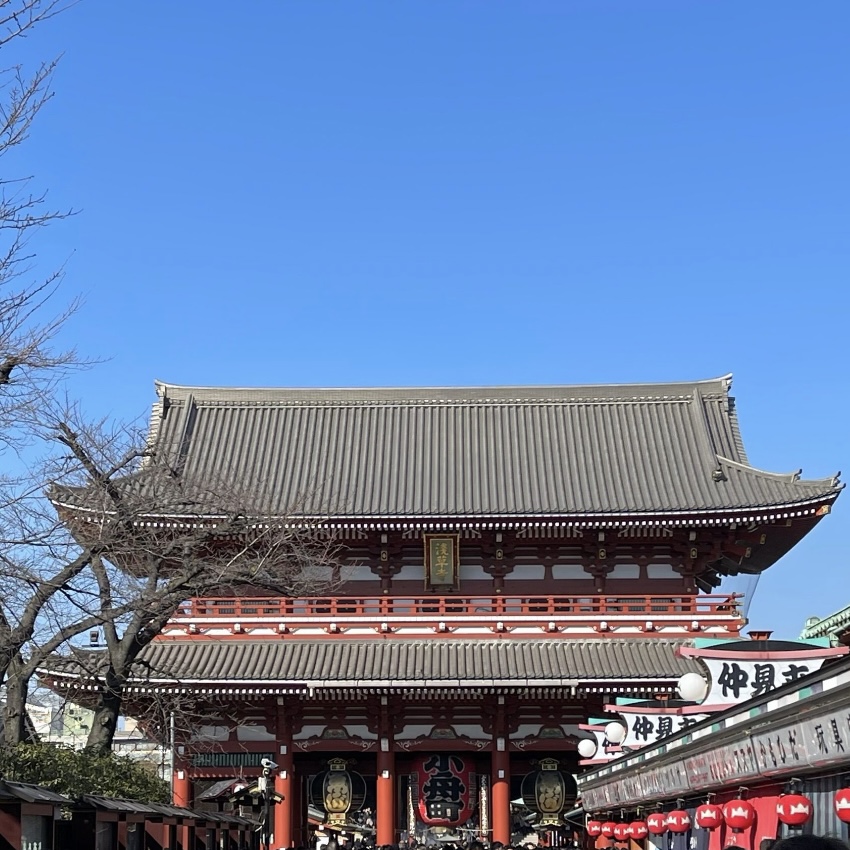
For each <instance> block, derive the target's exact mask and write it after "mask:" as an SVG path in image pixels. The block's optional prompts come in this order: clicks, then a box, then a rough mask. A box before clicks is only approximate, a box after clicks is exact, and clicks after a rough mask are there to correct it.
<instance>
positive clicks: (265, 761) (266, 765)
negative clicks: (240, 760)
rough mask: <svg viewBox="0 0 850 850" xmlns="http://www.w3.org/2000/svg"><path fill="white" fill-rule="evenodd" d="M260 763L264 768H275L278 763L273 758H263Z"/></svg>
mask: <svg viewBox="0 0 850 850" xmlns="http://www.w3.org/2000/svg"><path fill="white" fill-rule="evenodd" d="M260 764H261V765H262V766H263V769H264V770H274V769H275V768H276V767H277V765H276V764H275V763H274V762H273V761H272V760H271V759H263V760H262V761H261V762H260Z"/></svg>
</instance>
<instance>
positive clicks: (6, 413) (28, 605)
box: [0, 0, 85, 735]
mask: <svg viewBox="0 0 850 850" xmlns="http://www.w3.org/2000/svg"><path fill="white" fill-rule="evenodd" d="M67 5H69V4H68V3H66V2H64V0H0V51H4V53H3V54H2V58H0V454H2V457H3V473H2V476H0V578H2V579H3V582H2V586H3V596H2V599H0V684H5V685H6V691H7V700H8V699H9V698H10V695H11V701H12V702H15V701H16V697H15V693H14V692H15V689H16V687H17V683H18V681H19V679H18V678H17V677H13V680H12V681H7V677H8V675H9V672H10V671H15V670H17V669H18V668H19V667H20V666H21V665H22V664H23V663H24V658H23V656H22V654H21V652H22V650H23V648H24V647H25V646H26V644H27V641H28V640H30V638H31V637H32V636H33V634H34V633H35V631H36V629H37V626H36V621H37V620H38V618H39V612H40V611H41V610H42V609H43V608H44V606H46V605H48V604H49V602H50V600H51V598H52V597H53V596H54V595H55V593H56V588H57V587H58V586H61V585H63V584H65V583H67V582H71V581H72V580H73V578H74V576H75V575H77V574H78V573H79V571H81V570H83V569H84V568H85V564H84V563H83V562H81V561H78V560H77V559H76V558H72V559H71V560H70V561H67V562H65V563H63V564H62V565H61V567H58V566H57V565H55V564H54V565H53V566H57V573H56V574H55V575H53V576H51V575H50V568H49V567H48V568H47V569H45V567H44V565H43V564H42V563H41V562H40V561H38V560H36V558H37V556H36V550H37V547H36V549H31V548H29V544H30V543H33V542H41V543H44V542H45V538H44V534H45V531H46V529H45V528H44V527H41V528H39V530H38V532H37V534H36V538H37V540H35V541H34V540H32V539H29V537H28V535H27V533H25V534H24V536H23V537H22V536H21V529H22V528H26V527H28V526H30V525H31V520H32V516H28V514H30V513H31V511H32V505H33V497H34V496H35V495H36V493H37V492H38V491H39V490H40V483H39V482H38V481H37V480H36V479H34V478H33V476H32V475H31V474H30V472H31V470H30V469H29V468H28V461H27V458H25V457H22V455H21V453H22V452H26V451H27V450H30V451H32V450H33V442H34V441H37V435H36V434H35V433H34V432H33V428H32V425H33V423H35V422H38V420H39V413H38V411H39V409H40V408H41V407H42V405H43V403H44V402H45V401H50V400H51V399H53V398H54V397H55V393H56V392H57V389H58V386H59V382H61V380H62V379H63V378H64V377H65V376H66V374H67V372H68V370H69V369H71V368H73V367H75V366H78V365H81V363H80V358H79V357H78V355H77V353H76V352H75V351H74V350H73V349H62V348H61V347H57V346H56V337H57V334H58V332H59V331H60V329H61V328H62V327H63V326H64V325H65V323H66V321H67V319H68V317H69V316H70V315H71V314H72V313H73V312H74V311H75V310H76V308H77V303H76V302H75V301H72V302H71V303H70V304H65V305H64V306H63V305H62V304H61V303H57V290H58V287H59V283H60V281H61V278H62V270H61V269H59V270H54V271H51V272H48V273H47V274H45V275H39V273H38V272H37V270H36V263H35V248H36V244H35V243H36V237H37V235H38V234H39V232H40V231H41V230H43V228H45V227H46V226H47V225H49V224H51V223H53V222H55V221H57V220H58V219H61V218H64V217H65V216H66V215H68V214H69V213H68V212H62V211H59V210H55V209H51V208H50V207H49V206H48V205H47V202H46V193H45V192H44V191H41V190H39V189H38V188H37V187H36V184H35V181H34V178H33V177H32V176H30V175H26V174H10V173H8V169H7V168H6V167H5V166H6V163H7V162H8V155H9V154H10V153H12V152H13V151H14V150H15V149H16V148H17V147H18V146H19V145H21V144H23V143H24V142H25V141H26V139H27V138H28V136H29V134H30V130H31V129H32V126H33V122H34V121H35V119H36V118H37V116H38V115H39V113H40V112H41V110H42V109H43V107H44V106H45V104H46V103H47V102H48V101H49V100H50V98H51V97H52V91H51V80H52V76H53V71H54V69H55V67H56V61H55V60H53V61H48V62H45V63H42V64H40V65H38V67H36V68H34V69H26V68H25V67H24V66H23V65H22V64H21V63H20V62H18V61H16V60H15V58H14V57H12V58H10V51H13V48H14V47H15V45H16V44H18V43H20V40H21V39H22V38H24V37H27V36H29V35H30V34H31V33H32V30H33V29H34V28H35V27H36V26H38V25H39V24H41V23H43V22H45V21H46V20H48V19H49V18H52V17H53V16H54V15H56V14H58V13H59V12H60V11H62V9H63V8H65V7H66V6H67ZM13 550H14V551H13ZM24 553H26V555H25V554H24ZM22 720H23V719H22V717H21V718H20V722H15V723H12V724H11V728H10V730H9V734H12V735H14V734H16V730H17V731H18V732H19V731H20V729H21V728H22V726H21V724H22Z"/></svg>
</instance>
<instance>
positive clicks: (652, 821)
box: [646, 812, 667, 835]
mask: <svg viewBox="0 0 850 850" xmlns="http://www.w3.org/2000/svg"><path fill="white" fill-rule="evenodd" d="M646 828H647V829H648V830H649V831H650V832H651V833H652V834H653V835H664V833H665V832H667V816H666V815H663V814H661V812H653V813H652V814H651V815H649V816H648V817H647V819H646Z"/></svg>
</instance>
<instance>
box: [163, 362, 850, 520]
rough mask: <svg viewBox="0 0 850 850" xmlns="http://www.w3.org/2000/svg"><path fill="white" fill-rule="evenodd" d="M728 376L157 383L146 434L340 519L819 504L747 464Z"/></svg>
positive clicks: (815, 487)
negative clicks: (544, 381) (550, 381)
mask: <svg viewBox="0 0 850 850" xmlns="http://www.w3.org/2000/svg"><path fill="white" fill-rule="evenodd" d="M729 387H730V379H729V378H728V377H726V378H719V379H716V380H708V381H697V382H690V383H671V384H621V385H602V386H553V387H450V388H445V387H442V388H416V389H403V388H391V389H231V388H218V387H216V388H197V387H180V386H173V385H170V384H164V383H159V384H157V392H158V395H159V400H158V402H157V403H156V405H155V406H154V412H153V420H152V437H153V439H154V440H155V442H156V444H157V445H158V447H159V449H160V452H161V455H160V456H166V457H167V458H168V459H169V462H170V463H171V464H172V465H173V467H174V468H175V469H176V470H178V471H180V472H182V474H184V475H187V476H196V477H197V478H200V479H213V478H214V479H216V480H222V479H223V478H228V477H230V478H232V479H235V480H238V481H239V482H240V484H241V485H242V486H250V487H251V488H252V489H254V490H255V492H256V491H257V490H259V492H260V493H261V498H262V501H263V503H264V504H263V507H264V509H265V510H267V511H268V512H269V513H274V514H278V515H284V514H288V515H292V513H293V506H295V513H299V514H305V515H313V516H328V515H330V516H333V517H337V518H357V519H361V518H372V517H374V518H411V517H425V518H433V517H438V518H439V517H517V516H522V517H525V516H528V517H535V516H536V517H572V516H582V515H603V516H604V515H614V514H635V513H646V514H657V513H671V512H672V513H688V512H721V513H722V512H726V511H735V510H742V509H752V508H757V507H770V506H788V505H798V504H801V503H807V502H809V503H811V502H814V501H818V500H824V499H830V498H833V497H834V496H835V494H836V493H837V491H838V489H839V488H840V485H838V483H837V481H836V480H835V479H822V480H812V481H805V480H800V479H799V475H798V474H797V473H791V474H785V475H776V474H772V473H767V472H762V471H760V470H757V469H754V468H753V467H751V466H750V465H749V464H748V462H747V457H746V455H745V453H744V449H743V444H742V441H741V437H740V434H739V431H738V424H737V418H736V415H735V410H734V404H733V399H732V398H730V396H729Z"/></svg>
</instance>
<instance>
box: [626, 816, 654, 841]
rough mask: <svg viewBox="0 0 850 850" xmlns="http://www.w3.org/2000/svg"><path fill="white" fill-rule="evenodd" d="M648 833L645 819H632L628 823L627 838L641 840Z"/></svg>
mask: <svg viewBox="0 0 850 850" xmlns="http://www.w3.org/2000/svg"><path fill="white" fill-rule="evenodd" d="M647 835H649V830H648V829H647V827H646V821H642V820H633V821H632V822H631V823H630V824H629V838H631V839H632V840H633V841H643V840H644V838H646V836H647Z"/></svg>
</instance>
